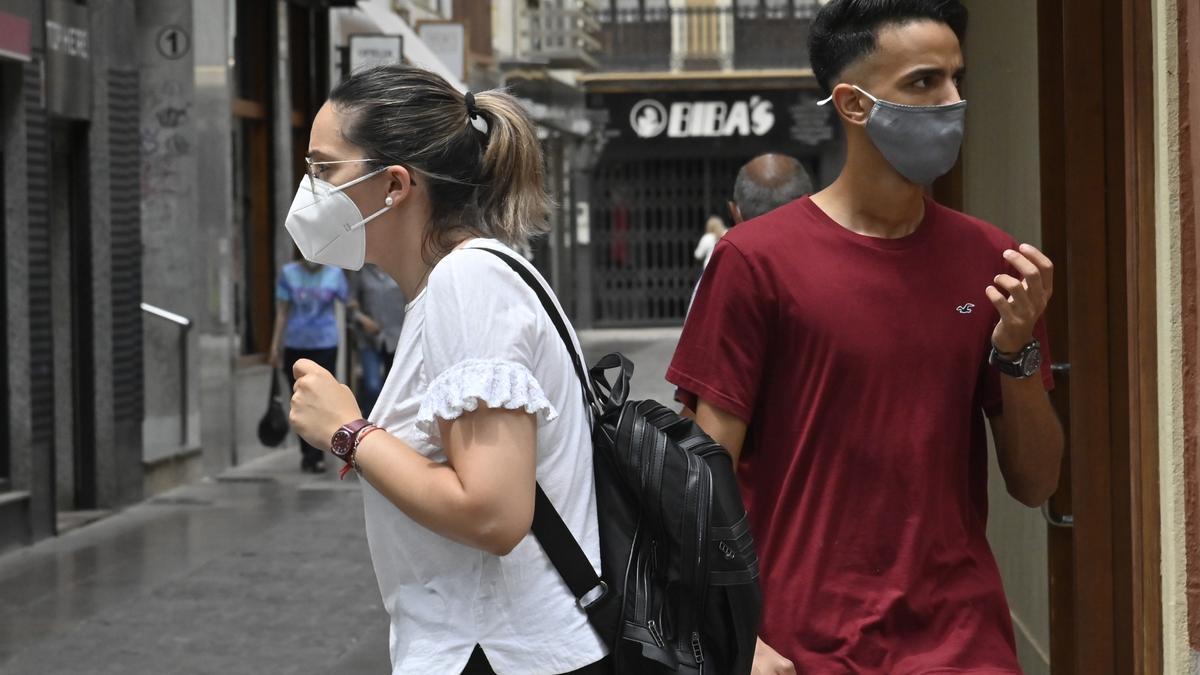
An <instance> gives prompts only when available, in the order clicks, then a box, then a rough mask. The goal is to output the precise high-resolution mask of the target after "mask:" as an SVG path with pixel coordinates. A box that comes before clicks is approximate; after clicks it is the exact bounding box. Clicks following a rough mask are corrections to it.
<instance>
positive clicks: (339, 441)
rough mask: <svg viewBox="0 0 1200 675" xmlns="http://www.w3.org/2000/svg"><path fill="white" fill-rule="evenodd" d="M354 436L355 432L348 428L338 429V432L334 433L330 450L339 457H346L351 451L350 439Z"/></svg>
mask: <svg viewBox="0 0 1200 675" xmlns="http://www.w3.org/2000/svg"><path fill="white" fill-rule="evenodd" d="M352 436H353V434H351V433H350V432H349V431H347V430H346V429H344V428H343V429H338V430H337V432H335V433H334V434H333V442H332V443H330V451H332V452H333V454H335V455H337V456H338V457H345V456H346V454H347V453H349V452H350V439H351V438H352Z"/></svg>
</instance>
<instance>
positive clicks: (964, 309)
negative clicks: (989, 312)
mask: <svg viewBox="0 0 1200 675" xmlns="http://www.w3.org/2000/svg"><path fill="white" fill-rule="evenodd" d="M956 309H957V310H958V313H959V314H970V313H971V312H974V311H975V303H973V302H968V303H967V304H965V305H962V306H961V307H957V308H956Z"/></svg>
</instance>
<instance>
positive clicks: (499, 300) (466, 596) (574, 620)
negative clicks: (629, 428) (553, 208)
mask: <svg viewBox="0 0 1200 675" xmlns="http://www.w3.org/2000/svg"><path fill="white" fill-rule="evenodd" d="M480 247H488V248H495V249H499V250H503V251H506V252H507V253H509V254H510V255H513V251H512V250H511V249H508V248H507V247H505V246H504V245H502V244H500V243H499V242H497V241H495V240H485V239H476V240H474V241H471V242H470V243H468V244H467V245H466V246H465V247H463V248H460V249H458V250H456V251H453V252H451V253H450V254H449V255H447V256H446V257H445V258H443V259H442V261H441V262H440V263H438V265H437V266H436V267H434V269H433V271H432V272H431V273H430V275H429V283H428V284H427V285H426V289H425V290H424V291H422V292H421V293H420V294H418V295H417V297H416V298H414V299H413V300H412V302H410V303H409V304H408V307H407V308H406V312H405V319H404V327H403V329H402V330H401V333H400V342H399V345H398V346H397V348H396V358H395V361H394V363H393V365H392V370H391V372H390V373H389V374H388V378H387V381H386V382H385V383H384V386H383V390H382V392H381V393H380V395H379V400H378V402H377V403H376V404H375V409H374V410H372V411H371V415H370V419H371V421H372V422H374V423H375V424H377V425H379V426H380V427H382V428H384V429H386V430H387V431H388V433H391V434H392V435H394V436H396V437H397V438H400V439H401V440H403V441H405V442H406V443H408V444H409V445H411V446H412V447H413V448H415V449H416V450H417V451H418V452H420V453H422V454H424V455H426V456H427V457H429V458H431V459H433V460H435V461H445V460H446V454H445V452H444V451H443V450H442V448H441V442H440V438H439V436H440V432H439V429H438V424H437V419H438V418H441V419H446V420H450V419H455V418H457V417H459V416H460V415H462V414H463V413H464V412H467V411H471V410H475V409H476V407H477V406H478V405H479V404H480V403H484V404H486V405H487V406H489V407H492V408H499V407H504V408H509V409H520V408H523V409H525V410H526V411H528V412H530V413H533V414H536V415H537V419H538V434H537V480H538V483H539V484H541V486H542V489H543V490H544V491H545V492H546V495H547V496H548V497H549V498H550V500H551V501H552V502H553V503H554V505H555V506H556V508H557V509H558V512H559V514H561V515H562V518H563V521H564V522H565V523H566V524H567V527H568V528H570V530H571V532H572V534H574V535H575V538H576V540H578V541H579V543H580V545H581V546H582V547H583V550H584V552H585V553H587V556H588V558H589V559H590V560H591V561H592V565H593V566H594V567H595V568H596V569H597V570H599V569H600V538H599V531H598V526H597V524H596V490H595V484H594V480H593V474H592V444H591V432H590V424H589V418H588V413H587V409H586V408H585V406H584V403H583V390H582V388H581V385H580V383H579V380H578V378H577V376H576V375H575V371H574V369H573V366H572V364H571V361H570V358H569V356H568V353H567V350H566V349H565V348H564V345H563V344H562V339H561V338H560V337H559V335H558V333H557V331H555V329H554V326H553V324H552V323H551V322H550V318H549V316H548V315H547V314H546V311H545V310H544V309H543V308H542V305H541V303H540V302H539V301H538V299H537V296H536V295H535V294H534V292H533V290H532V289H530V288H529V287H528V286H527V285H526V284H525V282H524V281H523V280H522V279H521V278H520V277H519V276H517V274H516V273H515V272H514V271H513V270H512V269H510V268H509V267H508V266H507V265H505V263H504V262H503V261H501V260H500V259H498V258H497V257H496V256H494V255H492V254H491V253H487V252H485V251H475V250H471V249H474V248H480ZM517 257H518V259H520V256H517ZM521 262H522V263H523V264H526V266H527V267H528V268H529V269H530V270H533V267H532V266H530V265H528V264H527V263H525V261H524V260H521ZM535 274H536V272H535ZM538 279H539V280H541V277H540V276H539V277H538ZM572 339H573V340H574V341H575V343H576V344H575V348H576V349H577V350H578V348H579V347H578V340H577V339H575V338H574V335H573V334H572ZM363 500H364V507H365V512H366V526H367V540H368V542H369V543H370V547H371V558H372V561H373V563H374V566H375V574H376V576H377V577H378V580H379V591H380V593H381V594H382V595H383V602H384V606H385V607H386V609H387V611H388V613H389V614H390V615H391V640H390V646H391V656H392V673H393V675H401V674H410V673H411V674H413V675H430V674H434V673H436V674H438V675H441V674H443V673H445V674H455V673H459V672H462V669H463V667H465V666H466V664H467V660H468V659H469V657H470V655H471V651H472V650H473V649H474V647H475V645H476V644H478V645H480V646H481V647H482V648H483V651H484V653H485V654H486V655H487V658H488V661H489V662H490V663H491V664H492V667H493V668H494V669H495V671H496V672H497V673H499V674H501V675H505V674H508V673H513V674H516V673H521V674H525V673H546V674H551V673H565V672H570V671H572V670H576V669H579V668H582V667H583V666H585V665H588V664H590V663H594V662H596V661H598V660H600V659H601V658H603V657H604V655H605V654H606V652H607V648H606V647H605V646H604V644H603V642H602V641H601V640H600V638H599V637H598V636H597V635H596V633H595V631H594V630H593V629H592V628H591V626H590V625H589V624H588V622H587V616H586V615H585V614H584V612H583V611H582V610H581V609H579V607H578V606H577V605H576V603H575V598H574V596H573V595H571V592H570V590H569V589H568V588H567V585H566V583H565V582H563V580H562V577H560V576H559V574H558V572H557V571H556V570H555V569H554V567H553V566H552V565H551V564H550V561H549V559H548V558H547V557H546V555H545V553H543V551H542V548H541V546H540V545H539V544H538V542H537V540H536V539H535V538H534V537H533V535H532V534H528V535H526V536H525V538H524V539H523V540H522V541H521V543H519V544H518V545H517V547H516V548H515V549H513V550H512V552H511V553H509V554H508V555H506V556H504V557H498V556H495V555H492V554H491V553H487V552H485V551H481V550H479V549H475V548H471V547H469V546H466V545H463V544H459V543H457V542H454V541H451V540H450V539H447V538H445V537H443V536H441V535H439V534H436V533H434V532H433V531H431V530H428V529H426V528H425V527H423V526H422V525H419V524H418V523H416V522H415V521H413V520H412V519H411V518H409V517H408V516H406V515H405V514H404V513H403V512H402V511H400V510H399V509H398V508H396V507H395V506H394V505H393V504H392V503H391V502H389V501H388V500H387V498H385V497H384V496H382V495H381V494H380V493H379V492H378V491H376V490H375V489H374V488H372V487H371V486H370V485H369V484H367V483H366V482H365V481H364V486H363Z"/></svg>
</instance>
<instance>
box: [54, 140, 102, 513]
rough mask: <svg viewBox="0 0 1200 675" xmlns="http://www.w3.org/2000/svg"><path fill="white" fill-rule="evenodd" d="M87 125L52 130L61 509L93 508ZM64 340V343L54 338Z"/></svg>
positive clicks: (57, 461) (57, 478)
mask: <svg viewBox="0 0 1200 675" xmlns="http://www.w3.org/2000/svg"><path fill="white" fill-rule="evenodd" d="M87 147H88V133H87V125H86V124H84V123H78V122H66V121H54V122H52V123H51V127H50V193H51V195H52V199H50V213H49V215H50V238H51V239H50V242H51V245H50V267H51V272H50V275H51V305H52V307H51V317H52V319H51V320H52V324H53V326H54V333H55V336H56V339H55V340H54V347H53V349H54V379H55V397H54V398H55V402H54V412H55V427H56V430H55V440H54V448H55V451H54V460H55V462H54V463H55V470H54V473H55V484H56V494H57V504H58V510H59V511H77V510H85V509H94V508H96V504H97V490H96V487H97V486H96V445H95V422H94V420H95V397H94V391H95V388H94V382H93V378H94V371H95V368H94V367H93V365H94V364H93V360H92V353H93V348H94V343H93V328H92V327H93V321H92V314H91V312H92V274H91V270H92V266H91V251H92V246H91V227H90V219H89V217H88V215H89V214H88V211H89V204H90V201H91V200H90V198H89V192H90V190H89V185H88V153H87ZM58 336H62V339H58Z"/></svg>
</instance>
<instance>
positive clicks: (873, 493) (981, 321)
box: [667, 197, 1053, 675]
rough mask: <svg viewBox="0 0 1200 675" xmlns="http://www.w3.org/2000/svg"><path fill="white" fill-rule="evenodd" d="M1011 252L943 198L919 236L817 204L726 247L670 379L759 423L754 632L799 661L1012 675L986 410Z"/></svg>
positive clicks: (690, 394)
mask: <svg viewBox="0 0 1200 675" xmlns="http://www.w3.org/2000/svg"><path fill="white" fill-rule="evenodd" d="M1015 247H1016V245H1015V242H1014V241H1013V238H1012V237H1011V236H1009V235H1007V234H1005V233H1004V232H1002V231H1000V230H999V229H996V228H995V227H993V226H991V225H988V224H987V223H984V222H982V221H979V220H977V219H974V218H971V217H969V216H966V215H963V214H961V213H957V212H955V211H952V210H950V209H947V208H945V207H942V206H939V205H938V204H936V203H934V202H932V201H927V202H926V214H925V219H924V221H923V222H922V223H921V225H920V227H919V228H918V229H917V230H916V232H915V233H913V234H912V235H910V236H907V237H904V238H901V239H878V238H872V237H866V236H862V235H859V234H855V233H853V232H851V231H849V230H847V229H845V228H843V227H841V226H840V225H838V224H837V223H836V222H834V221H833V220H832V219H830V218H829V217H828V216H827V215H826V214H825V213H824V212H823V211H821V210H820V209H819V208H818V207H817V206H816V204H814V203H813V202H812V201H811V200H810V199H808V198H807V197H806V198H804V199H800V200H797V201H795V202H792V203H791V204H788V205H787V206H784V207H782V208H780V209H778V210H776V211H773V212H771V213H769V214H767V215H765V216H762V217H760V218H757V219H755V220H752V221H749V222H747V223H744V224H742V225H739V226H738V227H736V228H734V229H733V230H731V231H730V233H729V234H728V235H726V236H725V237H724V239H722V240H721V242H720V243H719V244H718V245H717V249H716V251H715V252H714V253H713V256H712V259H711V261H710V262H709V264H708V268H707V270H706V271H705V273H704V280H703V283H702V284H701V285H700V289H699V292H698V294H697V296H696V301H695V304H694V305H693V307H692V310H691V314H690V315H689V317H688V320H687V325H686V326H685V327H684V330H683V336H682V338H681V339H680V343H679V347H678V350H677V351H676V353H675V357H674V360H673V361H672V363H671V367H670V369H669V370H668V371H667V379H668V380H669V381H670V382H671V383H673V384H675V385H676V386H677V387H679V397H680V400H681V401H682V402H684V403H686V404H688V405H689V406H692V407H694V406H695V403H696V397H697V396H699V397H700V398H703V399H705V400H707V401H708V402H709V403H711V404H713V405H715V406H716V407H718V408H721V409H723V410H725V411H727V412H729V413H732V414H734V415H737V416H738V417H739V418H741V419H742V420H745V421H746V422H747V423H748V425H749V426H748V430H747V435H746V441H745V444H744V446H743V450H742V454H741V461H740V463H739V466H738V475H739V478H740V480H741V485H742V491H743V495H744V497H745V499H746V506H747V508H748V510H749V513H750V519H751V523H752V526H753V533H754V537H755V542H756V545H757V547H758V552H759V556H760V557H761V560H762V570H763V572H762V579H761V581H762V585H763V591H764V596H765V598H766V603H765V609H764V611H765V613H764V624H763V629H762V631H761V635H762V638H763V639H764V640H765V641H766V642H767V644H769V645H771V646H772V647H774V648H775V649H776V650H778V651H779V652H780V653H781V654H783V655H784V656H786V657H788V658H790V659H792V660H793V661H794V662H795V663H796V670H797V672H799V673H814V674H819V675H827V674H834V673H879V674H886V675H906V674H909V673H912V674H916V673H921V674H925V673H939V672H970V673H1019V672H1020V670H1019V668H1018V665H1017V659H1016V653H1015V652H1016V650H1015V647H1014V641H1013V633H1012V625H1011V623H1010V620H1009V613H1008V604H1007V602H1006V601H1005V598H1004V589H1003V587H1002V586H1001V582H1000V573H999V571H998V569H997V567H996V562H995V559H994V558H993V556H992V552H991V549H990V548H989V547H988V542H987V538H986V521H987V465H988V462H987V452H988V446H987V436H986V428H987V427H986V425H985V420H984V411H986V412H987V414H989V415H995V414H998V413H1000V412H1001V398H1000V378H1001V377H1003V376H1002V375H1000V374H999V373H998V372H997V371H996V370H995V369H994V368H992V367H990V366H988V365H987V356H988V353H989V351H990V345H991V334H992V330H993V329H994V328H995V325H996V322H997V321H998V320H999V314H998V312H997V311H996V310H995V308H994V307H992V304H991V303H990V302H989V301H988V299H987V296H986V295H985V293H984V289H986V288H987V286H988V285H989V284H991V283H992V279H993V277H995V276H996V275H997V274H999V273H1001V272H1009V271H1011V270H1009V266H1008V263H1007V262H1005V260H1004V259H1003V257H1002V256H1001V253H1002V252H1003V251H1004V249H1006V248H1015ZM1037 335H1038V337H1039V339H1040V340H1041V343H1042V346H1043V359H1044V361H1043V370H1042V379H1043V381H1044V383H1045V386H1046V388H1047V389H1050V388H1052V387H1053V381H1052V379H1051V375H1050V369H1049V363H1050V356H1049V352H1048V349H1047V341H1046V337H1045V330H1044V327H1043V326H1042V325H1041V324H1040V323H1039V326H1038V330H1037Z"/></svg>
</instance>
